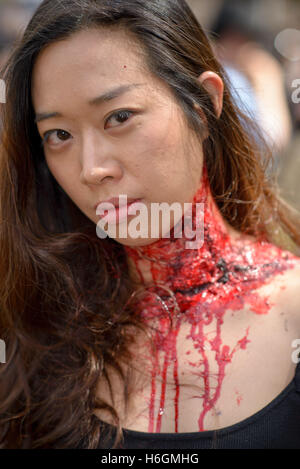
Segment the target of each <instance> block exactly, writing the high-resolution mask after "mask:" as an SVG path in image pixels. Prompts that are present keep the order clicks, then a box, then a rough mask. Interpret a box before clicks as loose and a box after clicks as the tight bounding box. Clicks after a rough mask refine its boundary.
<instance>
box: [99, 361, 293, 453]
mask: <svg viewBox="0 0 300 469" xmlns="http://www.w3.org/2000/svg"><path fill="white" fill-rule="evenodd" d="M100 425H101V438H100V442H99V446H98V448H99V449H111V448H112V445H113V440H114V436H115V427H113V426H111V425H109V424H107V423H105V422H100ZM107 430H111V431H112V432H113V433H112V436H111V437H108V436H107ZM123 433H124V440H123V443H122V444H120V445H119V446H118V448H120V449H121V448H123V449H139V448H141V449H143V448H145V449H196V450H197V449H300V363H298V364H297V367H296V371H295V375H294V378H293V380H292V381H291V382H290V384H289V385H288V386H287V387H286V388H285V389H284V390H283V391H282V392H281V393H280V394H279V395H278V396H277V397H276V398H275V399H273V400H272V401H271V402H270V403H269V404H268V405H267V406H266V407H264V408H263V409H261V410H259V411H258V412H256V413H255V414H253V415H252V416H250V417H248V418H246V419H245V420H242V421H241V422H238V423H236V424H234V425H231V426H229V427H225V428H221V429H219V430H209V431H202V432H193V433H144V432H136V431H132V430H126V429H124V430H123Z"/></svg>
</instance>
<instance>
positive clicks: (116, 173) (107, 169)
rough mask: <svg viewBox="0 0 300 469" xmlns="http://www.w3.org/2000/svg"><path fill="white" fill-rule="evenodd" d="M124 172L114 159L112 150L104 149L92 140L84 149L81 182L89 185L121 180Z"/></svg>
mask: <svg viewBox="0 0 300 469" xmlns="http://www.w3.org/2000/svg"><path fill="white" fill-rule="evenodd" d="M122 175H123V170H122V167H121V164H120V162H119V161H117V160H116V159H115V158H113V154H112V149H109V148H104V146H103V145H101V148H100V149H99V142H98V144H97V143H96V142H95V141H94V142H93V140H92V139H89V142H86V144H85V145H83V148H82V155H81V173H80V182H81V183H82V184H88V185H93V184H95V185H98V184H101V183H102V182H103V181H104V180H105V179H121V178H122Z"/></svg>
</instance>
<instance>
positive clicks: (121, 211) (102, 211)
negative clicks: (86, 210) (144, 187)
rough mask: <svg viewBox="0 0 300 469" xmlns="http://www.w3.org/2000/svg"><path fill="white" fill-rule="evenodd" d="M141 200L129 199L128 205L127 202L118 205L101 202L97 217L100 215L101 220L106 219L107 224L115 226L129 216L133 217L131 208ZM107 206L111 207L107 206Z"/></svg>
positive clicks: (98, 206)
mask: <svg viewBox="0 0 300 469" xmlns="http://www.w3.org/2000/svg"><path fill="white" fill-rule="evenodd" d="M141 200H142V199H127V203H126V200H125V203H124V202H123V203H121V202H120V203H118V204H117V203H116V202H114V203H113V202H107V201H105V202H100V204H98V205H97V206H96V215H98V216H99V217H100V219H102V218H105V221H106V222H108V223H112V224H114V223H117V222H120V221H122V220H124V219H125V218H126V217H127V216H129V217H130V216H133V215H132V214H129V213H128V210H129V207H131V206H132V205H133V204H134V203H136V202H140V201H141ZM106 204H109V205H107V206H106ZM111 204H112V205H113V207H112V206H111Z"/></svg>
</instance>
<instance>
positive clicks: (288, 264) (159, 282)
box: [125, 170, 298, 433]
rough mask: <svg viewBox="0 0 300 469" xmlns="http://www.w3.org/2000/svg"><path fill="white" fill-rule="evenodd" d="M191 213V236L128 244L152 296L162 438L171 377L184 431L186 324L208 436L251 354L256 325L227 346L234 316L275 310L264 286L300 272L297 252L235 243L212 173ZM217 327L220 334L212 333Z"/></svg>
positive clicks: (155, 414)
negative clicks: (147, 273) (145, 268)
mask: <svg viewBox="0 0 300 469" xmlns="http://www.w3.org/2000/svg"><path fill="white" fill-rule="evenodd" d="M196 203H202V204H204V226H203V227H202V229H203V240H204V242H203V245H202V246H200V247H199V248H197V249H187V248H186V242H187V241H191V239H190V237H189V235H187V233H189V232H188V230H189V229H193V230H195V227H196V226H198V225H199V223H198V222H199V220H197V216H196V215H197V211H196V208H195V207H196ZM186 213H187V215H186V214H185V217H186V216H187V219H188V221H189V223H187V225H186V226H187V227H188V230H187V232H186V231H184V229H183V225H182V233H183V236H182V237H181V238H177V237H175V233H176V230H178V227H179V225H178V224H177V225H176V227H174V229H173V230H172V232H171V236H170V237H169V238H161V239H159V240H158V241H155V242H154V243H152V244H151V245H149V246H143V247H135V248H132V247H128V246H126V247H125V249H126V253H127V255H128V256H129V257H130V259H132V260H133V262H134V265H135V266H136V271H137V272H138V273H139V276H140V280H141V283H142V284H143V283H144V285H145V286H146V292H145V295H144V296H143V297H142V298H141V299H139V301H138V302H137V305H136V308H137V311H138V313H140V314H141V315H142V317H143V318H144V320H145V322H146V323H147V324H149V325H150V326H151V330H152V334H153V341H154V344H155V347H156V354H154V357H153V358H152V364H151V367H152V369H151V370H150V373H151V376H152V383H151V396H150V403H149V427H148V431H149V433H152V432H154V428H155V431H156V432H157V433H159V432H160V431H161V424H162V417H163V413H164V408H165V405H166V386H167V381H168V380H169V381H170V378H171V377H173V384H174V397H173V399H174V411H175V422H174V428H175V432H178V419H179V410H180V409H179V396H180V382H179V377H178V357H177V337H178V333H179V331H180V327H181V325H182V324H183V322H184V323H185V324H188V325H189V328H190V329H189V334H188V335H187V337H186V339H189V341H192V344H193V348H194V351H196V352H197V354H198V356H199V360H197V362H195V361H190V362H189V365H190V366H191V367H193V369H194V370H195V373H196V374H197V376H198V377H199V383H200V384H202V385H203V386H202V388H203V391H202V394H201V395H199V396H198V397H199V398H201V402H202V409H200V411H199V417H198V424H199V431H203V430H204V419H205V416H206V415H207V413H208V412H209V411H210V410H211V409H213V407H214V406H215V405H216V403H217V401H218V399H219V397H220V394H221V389H222V383H223V380H224V377H225V372H226V367H227V366H228V364H229V363H231V361H232V358H233V356H234V355H235V354H236V353H237V352H238V351H239V350H245V349H246V347H247V343H248V342H249V339H248V335H249V327H248V328H247V329H246V330H245V333H244V335H243V336H242V337H241V338H240V339H239V340H238V341H237V342H236V344H235V346H234V347H232V348H231V349H230V347H229V346H228V345H227V344H224V343H223V340H222V325H223V322H224V316H225V314H226V312H227V311H229V310H230V311H231V312H232V311H239V310H241V309H243V308H244V307H245V306H246V305H247V306H248V308H249V309H250V310H251V311H253V312H254V313H255V314H266V313H268V311H269V310H270V308H271V306H272V305H270V304H269V302H268V299H267V298H266V297H263V296H262V295H259V294H258V293H257V289H259V288H260V287H261V286H263V285H265V284H267V283H268V282H269V281H271V280H272V278H273V277H274V275H278V274H282V273H283V272H285V271H286V270H287V269H290V268H292V267H294V265H295V262H296V258H295V257H294V256H293V255H292V254H290V253H288V252H286V251H282V250H281V249H280V248H278V247H276V246H273V245H271V244H270V243H267V242H266V241H263V240H259V241H256V242H253V241H245V240H243V241H242V240H234V241H233V240H232V239H231V238H229V235H228V232H227V231H226V230H225V228H224V223H223V221H222V219H221V217H220V215H219V212H218V210H217V208H216V205H215V203H214V201H213V198H212V196H211V193H210V188H209V183H208V178H207V173H206V171H205V170H204V173H203V179H202V184H201V187H200V188H199V190H198V191H197V193H196V195H195V197H194V199H193V205H192V211H191V212H190V213H188V212H186ZM185 217H184V218H185ZM182 221H183V220H181V221H180V223H182ZM187 236H188V239H187ZM297 260H298V259H297ZM145 261H146V262H148V263H149V264H150V265H149V267H150V270H151V273H152V278H153V284H150V285H148V284H146V283H145V282H144V278H143V275H142V269H141V268H140V263H141V262H145ZM168 292H169V293H168ZM170 292H171V293H172V294H170ZM210 325H211V326H213V330H214V332H213V334H214V336H212V334H211V333H210V334H206V332H205V328H207V326H210ZM207 350H210V351H212V352H214V357H215V363H216V364H217V370H218V372H217V382H216V384H214V386H212V385H211V383H210V376H211V374H212V372H211V366H210V363H211V359H210V361H209V359H208V356H207V353H206V351H207ZM187 353H188V352H187ZM159 358H160V360H159ZM158 378H159V379H158ZM158 384H159V385H160V394H159V395H158V394H157V393H158V392H159V385H158ZM155 405H157V407H155ZM155 409H156V410H155ZM155 423H156V425H155Z"/></svg>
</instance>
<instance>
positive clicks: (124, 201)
mask: <svg viewBox="0 0 300 469" xmlns="http://www.w3.org/2000/svg"><path fill="white" fill-rule="evenodd" d="M138 200H140V199H132V198H129V197H127V198H126V197H125V196H124V195H121V196H119V197H112V198H111V199H108V200H103V201H101V202H98V203H97V204H96V205H95V207H94V209H95V210H96V209H97V207H98V206H99V205H100V204H101V205H102V204H103V206H104V204H112V205H114V206H115V208H121V207H125V206H126V205H129V204H132V203H133V202H137V201H138ZM109 208H111V207H110V206H107V209H109Z"/></svg>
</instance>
